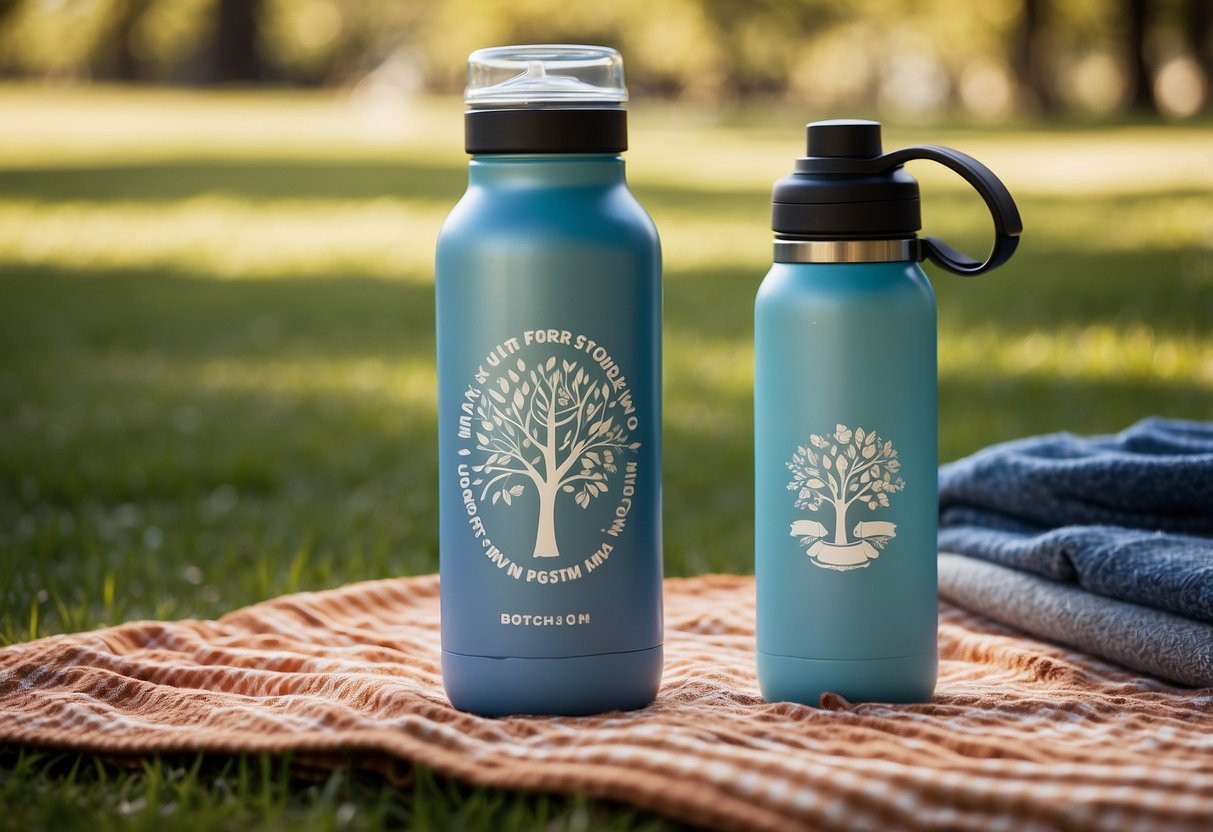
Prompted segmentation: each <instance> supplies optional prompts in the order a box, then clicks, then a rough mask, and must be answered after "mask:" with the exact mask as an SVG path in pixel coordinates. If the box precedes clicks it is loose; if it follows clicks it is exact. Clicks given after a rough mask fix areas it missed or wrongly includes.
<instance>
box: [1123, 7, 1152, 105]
mask: <svg viewBox="0 0 1213 832" xmlns="http://www.w3.org/2000/svg"><path fill="white" fill-rule="evenodd" d="M1123 8H1124V16H1125V25H1126V28H1127V30H1128V31H1127V32H1126V35H1125V47H1124V48H1125V63H1126V64H1127V66H1128V71H1129V85H1130V100H1129V103H1130V106H1131V107H1132V108H1133V109H1135V110H1139V111H1143V112H1149V113H1157V112H1158V102H1157V101H1155V100H1154V82H1153V78H1152V77H1151V74H1150V62H1149V56H1148V52H1149V43H1148V41H1149V35H1150V4H1149V2H1148V0H1125V2H1124V7H1123Z"/></svg>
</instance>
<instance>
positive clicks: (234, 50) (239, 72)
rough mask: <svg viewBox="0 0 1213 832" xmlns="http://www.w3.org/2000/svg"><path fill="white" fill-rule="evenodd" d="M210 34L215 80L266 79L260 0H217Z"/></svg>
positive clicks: (242, 80)
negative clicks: (213, 23)
mask: <svg viewBox="0 0 1213 832" xmlns="http://www.w3.org/2000/svg"><path fill="white" fill-rule="evenodd" d="M212 37H213V40H212V48H213V49H214V60H215V66H214V78H215V80H216V81H219V82H228V81H236V82H255V81H263V80H265V66H264V63H263V62H262V60H261V45H260V40H261V0H219V3H218V9H217V10H216V18H215V30H214V34H213V36H212Z"/></svg>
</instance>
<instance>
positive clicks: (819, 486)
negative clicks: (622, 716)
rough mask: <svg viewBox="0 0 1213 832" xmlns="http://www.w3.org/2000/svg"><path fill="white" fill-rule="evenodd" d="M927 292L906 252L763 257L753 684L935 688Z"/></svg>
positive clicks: (875, 690)
mask: <svg viewBox="0 0 1213 832" xmlns="http://www.w3.org/2000/svg"><path fill="white" fill-rule="evenodd" d="M935 318H936V315H935V300H934V295H933V293H932V291H931V288H930V284H929V283H928V282H927V279H926V276H925V275H924V274H923V272H922V270H921V269H920V268H919V267H918V266H917V264H915V263H913V262H910V261H895V262H881V263H776V264H775V265H774V266H773V267H772V269H771V272H770V273H769V274H768V275H767V277H766V279H765V280H764V281H763V283H762V286H761V287H760V288H759V291H758V297H757V300H756V304H755V323H754V330H755V373H754V407H755V414H754V426H755V498H756V507H755V579H756V583H757V595H758V597H757V648H758V654H757V660H758V662H757V663H758V675H759V682H760V685H761V688H762V692H763V695H764V697H765V698H767V699H768V700H771V701H781V700H790V701H798V702H803V703H806V704H812V705H816V704H817V703H818V701H819V699H820V696H821V694H822V693H824V692H826V691H833V692H836V693H839V694H841V695H843V696H844V697H846V698H848V699H851V700H877V701H890V702H913V701H925V700H926V699H928V698H929V697H930V695H931V693H932V691H933V689H934V685H935V677H936V669H937V662H938V660H937V652H936V632H937V620H938V610H937V607H938V601H937V583H936V547H935V536H936V525H937V508H936V506H937V497H936V476H937V474H936V469H937V458H938V450H937V446H938V445H937V443H938V437H937V419H938V412H937V364H936V323H935Z"/></svg>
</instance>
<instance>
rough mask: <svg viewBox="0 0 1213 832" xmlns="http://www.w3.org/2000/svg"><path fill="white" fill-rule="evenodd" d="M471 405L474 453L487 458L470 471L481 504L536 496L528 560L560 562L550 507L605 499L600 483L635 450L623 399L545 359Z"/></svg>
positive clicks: (510, 373)
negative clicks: (530, 490) (567, 498)
mask: <svg viewBox="0 0 1213 832" xmlns="http://www.w3.org/2000/svg"><path fill="white" fill-rule="evenodd" d="M483 392H484V395H481V396H480V399H479V401H478V403H477V405H476V409H475V414H476V418H477V420H478V423H479V428H480V430H478V431H477V432H476V442H477V445H476V449H477V450H478V451H481V452H483V453H486V454H488V457H487V458H486V459H485V461H484V463H483V464H481V465H475V466H472V471H473V472H474V473H475V474H477V475H478V476H477V478H476V479H474V480H473V481H472V484H473V485H474V486H476V487H478V488H480V500H481V501H482V502H483V501H484V500H485V499H486V497H488V495H489V494H490V493H492V498H491V499H492V504H493V505H496V504H497V502H498V500H500V501H501V502H503V503H504V504H505V505H507V506H509V505H512V504H513V501H514V498H516V497H520V496H522V494H523V493H524V492H525V491H526V488H527V486H533V487H534V488H535V490H536V492H537V493H538V496H539V524H538V528H537V529H536V533H535V549H534V553H533V555H534V557H537V558H554V557H558V556H559V555H560V549H559V546H558V545H557V542H556V501H557V497H558V496H559V495H560V494H562V493H563V494H572V495H574V496H573V499H574V501H575V502H576V503H577V505H579V506H581V508H582V509H586V508H589V505H590V502H591V501H592V500H594V499H595V498H597V497H599V496H601V495H603V494H605V493H607V491H608V490H609V489H608V486H607V480H608V477H609V475H610V474H613V473H615V472H616V471H617V470H618V467H617V462H618V461H619V458H620V456H621V455H623V454H625V453H628V452H631V451H635V450H636V449H637V448H639V447H640V443H639V442H632V441H630V437H629V436H628V434H627V432H626V431H625V429H624V426H623V424H621V423H622V422H623V419H622V418H617V417H620V416H621V413H620V410H619V408H620V406H621V405H622V404H624V403H625V400H626V399H625V397H624V396H620V395H619V394H618V393H617V391H615V390H614V389H613V388H612V387H611V384H610V382H609V381H606V380H605V378H604V379H603V380H602V381H601V383H599V382H598V380H596V379H595V378H594V377H592V376H591V373H590V372H589V371H587V370H585V369H583V368H582V367H580V366H579V365H578V362H576V361H560V362H559V366H558V362H557V358H556V356H552V357H551V358H549V359H548V360H547V362H546V363H543V364H541V365H538V366H535V367H532V368H530V369H529V370H528V369H527V365H526V363H525V362H524V361H523V360H522V359H521V358H520V359H518V361H517V363H516V364H515V368H513V369H507V370H506V371H505V373H504V374H502V375H501V376H499V377H498V378H497V379H496V380H495V386H494V385H493V383H489V384H488V385H487V386H486V387H485V388H484V391H483Z"/></svg>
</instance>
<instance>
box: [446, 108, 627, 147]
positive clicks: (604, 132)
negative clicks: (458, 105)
mask: <svg viewBox="0 0 1213 832" xmlns="http://www.w3.org/2000/svg"><path fill="white" fill-rule="evenodd" d="M463 126H464V147H465V149H466V150H467V152H468V153H622V152H623V151H625V150H627V149H628V114H627V111H626V110H624V109H623V108H621V107H561V108H550V109H539V108H523V107H519V108H510V109H486V110H469V111H468V112H466V113H465V114H464V117H463Z"/></svg>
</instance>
